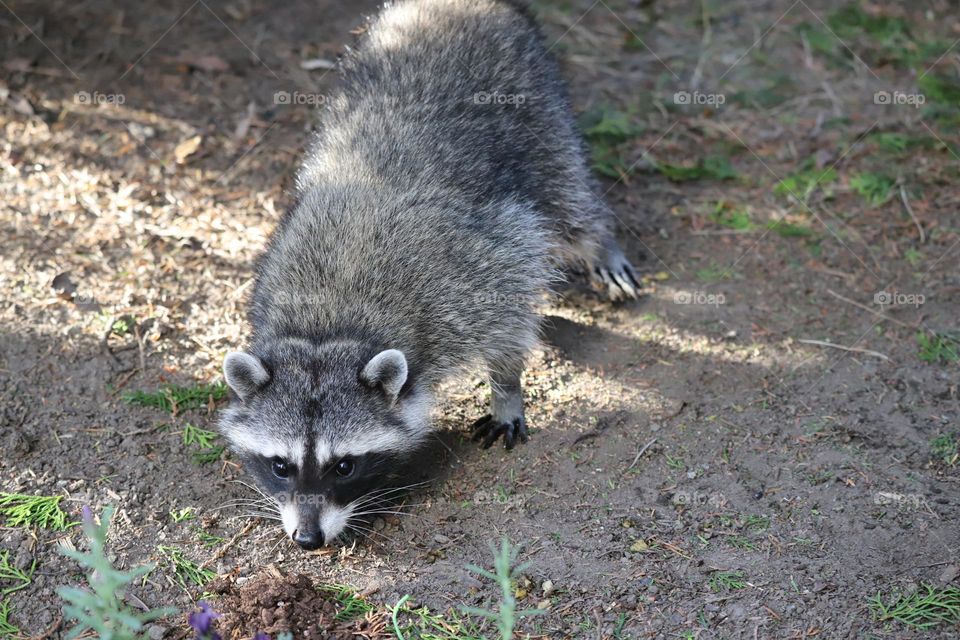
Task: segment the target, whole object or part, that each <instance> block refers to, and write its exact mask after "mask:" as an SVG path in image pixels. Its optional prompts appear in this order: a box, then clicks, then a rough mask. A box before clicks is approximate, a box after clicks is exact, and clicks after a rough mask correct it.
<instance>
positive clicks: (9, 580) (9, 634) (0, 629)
mask: <svg viewBox="0 0 960 640" xmlns="http://www.w3.org/2000/svg"><path fill="white" fill-rule="evenodd" d="M36 568H37V561H36V560H34V561H33V564H31V565H30V568H29V569H18V568H17V567H16V566H14V565H12V564H11V563H10V552H9V551H7V550H3V551H0V638H14V637H16V638H19V637H21V634H20V628H19V627H17V626H16V625H14V624H13V623H11V622H10V613H11V611H12V605H11V604H10V598H9V597H8V596H9V595H10V594H11V593H14V592H15V591H20V590H21V589H25V588H26V587H27V586H29V585H30V583H31V582H33V573H34V571H36Z"/></svg>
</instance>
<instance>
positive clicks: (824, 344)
mask: <svg viewBox="0 0 960 640" xmlns="http://www.w3.org/2000/svg"><path fill="white" fill-rule="evenodd" d="M797 342H801V343H803V344H813V345H816V346H818V347H830V348H832V349H840V350H842V351H852V352H854V353H862V354H864V355H868V356H873V357H875V358H881V359H883V360H890V358H889V356H885V355H884V354H882V353H880V352H879V351H873V350H871V349H861V348H859V347H845V346H843V345H842V344H834V343H832V342H827V341H826V340H806V339H801V340H797Z"/></svg>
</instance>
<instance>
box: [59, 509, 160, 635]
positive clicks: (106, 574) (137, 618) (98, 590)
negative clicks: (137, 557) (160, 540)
mask: <svg viewBox="0 0 960 640" xmlns="http://www.w3.org/2000/svg"><path fill="white" fill-rule="evenodd" d="M113 513H114V509H113V508H111V507H107V508H106V509H104V510H103V516H102V517H101V518H100V524H99V525H98V524H97V523H96V522H94V519H93V513H92V512H91V511H90V508H89V507H86V506H85V507H84V508H83V531H84V533H86V535H87V538H89V540H90V551H88V552H87V553H81V552H79V551H77V550H75V549H61V553H63V554H64V555H65V556H67V557H68V558H72V559H73V560H76V561H77V562H78V563H79V564H80V566H81V567H84V568H85V569H88V570H89V571H90V573H89V575H88V576H87V585H88V587H89V588H87V589H79V588H77V587H61V588H60V589H58V590H57V593H58V594H59V595H60V597H61V598H63V600H64V601H65V602H66V606H64V608H63V613H64V617H65V618H67V619H68V620H76V621H77V625H76V626H75V627H73V629H71V630H70V632H69V633H68V634H67V635H66V638H67V639H68V640H71V639H72V638H76V637H77V636H79V635H80V634H83V633H87V632H90V631H93V632H95V633H96V635H97V637H99V638H101V639H102V640H134V639H136V638H138V637H139V635H140V632H141V631H142V630H143V628H144V626H146V625H147V623H149V622H152V621H154V620H156V619H158V618H162V617H163V616H168V615H172V614H174V613H176V612H177V610H176V609H173V608H170V607H164V608H162V609H153V610H150V611H139V610H135V609H132V608H130V607H129V606H127V605H126V604H125V603H124V601H123V592H124V589H125V588H126V587H127V585H129V584H130V583H132V582H134V581H135V580H137V579H138V578H141V577H143V576H145V575H147V574H148V573H150V571H152V570H153V566H151V565H146V566H142V567H135V568H134V569H131V570H130V571H119V570H118V569H115V568H114V567H113V565H112V564H110V561H109V560H108V559H107V556H106V554H105V552H104V547H105V544H106V540H107V531H108V530H109V529H110V518H111V517H113Z"/></svg>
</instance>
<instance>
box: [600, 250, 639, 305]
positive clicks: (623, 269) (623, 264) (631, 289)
mask: <svg viewBox="0 0 960 640" xmlns="http://www.w3.org/2000/svg"><path fill="white" fill-rule="evenodd" d="M592 276H593V286H594V288H596V289H598V290H600V291H606V293H607V296H608V297H609V298H610V299H611V300H613V301H614V302H618V301H620V300H626V299H628V298H632V299H634V300H636V299H638V298H639V297H640V290H641V287H640V281H639V279H638V278H637V274H636V270H635V269H634V268H633V265H632V264H630V261H629V260H627V258H626V257H625V256H624V255H623V253H621V252H620V251H619V250H618V251H615V252H612V253H611V254H610V255H608V256H607V259H606V260H605V261H604V262H603V263H602V264H598V265H596V266H595V267H594V268H593V273H592Z"/></svg>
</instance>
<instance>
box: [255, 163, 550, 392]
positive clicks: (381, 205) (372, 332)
mask: <svg viewBox="0 0 960 640" xmlns="http://www.w3.org/2000/svg"><path fill="white" fill-rule="evenodd" d="M542 226H543V225H542V221H541V220H539V218H538V216H537V214H536V213H535V212H534V211H533V209H532V208H530V207H529V206H526V205H523V204H521V203H517V202H506V201H500V202H495V203H492V204H490V205H481V206H478V205H476V204H475V203H469V202H467V201H466V200H464V199H463V198H462V197H458V196H457V194H454V193H451V192H449V191H447V190H443V189H433V190H427V191H426V192H424V191H421V190H418V191H416V192H406V193H402V192H397V191H393V190H391V189H389V188H388V187H385V186H384V185H382V184H372V183H366V182H349V183H328V184H323V185H317V186H314V187H313V188H312V189H311V190H309V191H307V192H305V193H304V194H303V196H302V198H301V201H300V202H299V203H298V204H297V206H296V207H295V209H294V210H293V211H292V212H291V213H290V214H288V216H287V217H286V218H285V219H284V221H283V223H282V224H281V226H280V227H279V228H278V229H277V231H276V232H275V234H274V236H273V237H272V238H271V241H270V244H269V246H268V249H267V251H266V252H265V253H264V255H263V256H262V257H261V260H260V262H259V265H258V274H257V281H256V284H255V288H254V293H253V299H252V305H251V310H250V319H251V324H252V325H253V329H254V342H257V341H258V340H271V339H274V338H277V337H281V336H287V335H296V336H303V337H307V338H314V339H323V338H332V337H338V336H345V337H354V338H358V339H361V340H373V341H375V342H378V343H380V344H382V345H384V346H389V347H393V348H398V349H401V350H402V351H404V353H406V354H407V358H408V360H409V361H410V365H411V369H412V370H414V371H417V372H418V373H419V374H420V375H421V376H423V377H425V378H427V379H428V380H439V379H440V378H442V377H444V376H445V375H447V374H448V373H450V372H452V371H453V370H455V369H458V368H460V367H462V366H465V365H470V364H475V363H477V362H478V361H481V360H483V361H486V362H497V361H498V360H501V359H505V358H507V357H508V356H514V355H515V354H516V353H517V352H518V351H519V352H520V353H523V352H525V351H526V350H527V349H528V348H529V347H530V346H532V344H531V342H532V339H533V337H534V336H535V335H536V327H537V316H536V314H535V312H534V308H535V306H536V305H537V304H538V302H539V300H540V297H541V296H542V294H543V292H544V291H546V290H547V289H548V288H549V286H550V284H551V278H552V275H553V272H552V269H551V266H550V263H549V259H548V252H549V250H550V247H549V244H548V240H547V238H546V235H545V233H544V232H543V230H542Z"/></svg>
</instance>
